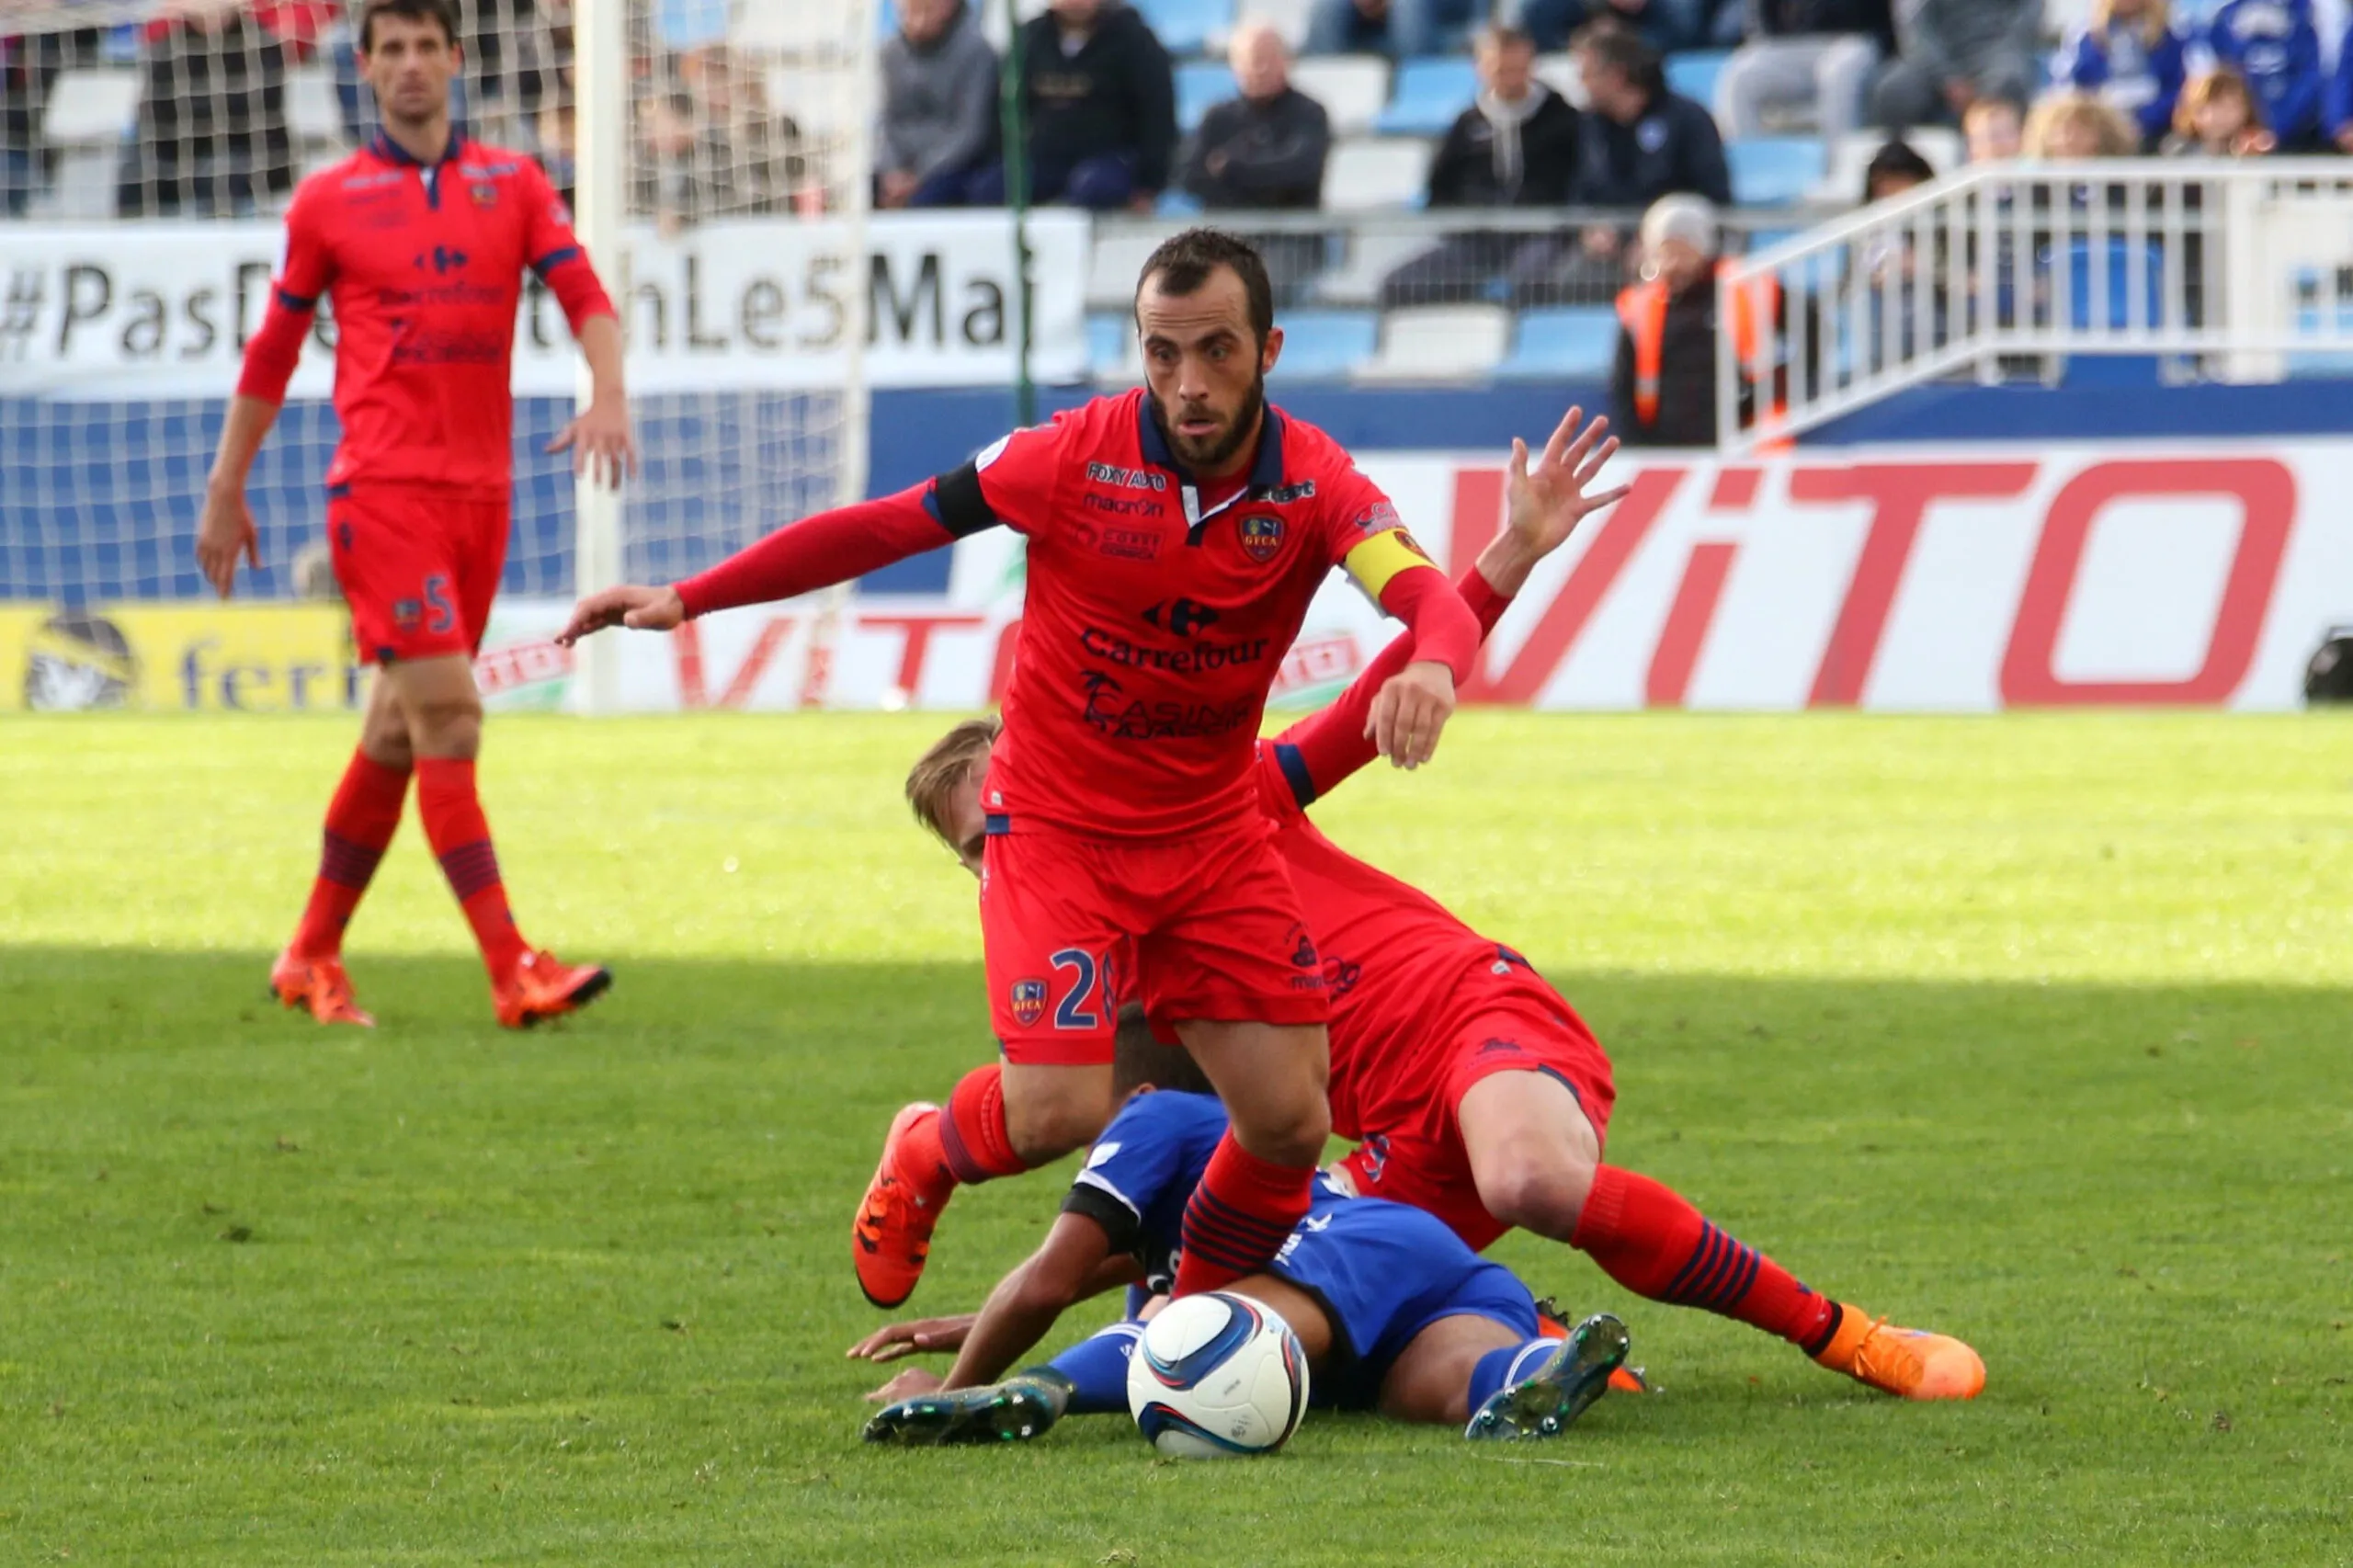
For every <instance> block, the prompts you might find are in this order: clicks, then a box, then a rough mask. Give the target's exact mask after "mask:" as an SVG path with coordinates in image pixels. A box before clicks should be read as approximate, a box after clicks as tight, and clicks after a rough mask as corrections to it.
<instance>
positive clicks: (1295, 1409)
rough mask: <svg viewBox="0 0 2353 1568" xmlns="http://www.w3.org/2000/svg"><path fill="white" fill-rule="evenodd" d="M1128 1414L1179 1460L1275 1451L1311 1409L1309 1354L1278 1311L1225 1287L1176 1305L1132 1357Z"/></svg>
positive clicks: (1146, 1331) (1151, 1326)
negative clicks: (1230, 1292) (1226, 1292)
mask: <svg viewBox="0 0 2353 1568" xmlns="http://www.w3.org/2000/svg"><path fill="white" fill-rule="evenodd" d="M1128 1409H1129V1411H1130V1412H1131V1413H1132V1414H1133V1415H1134V1416H1135V1418H1136V1426H1137V1428H1138V1430H1140V1431H1142V1433H1143V1435H1144V1437H1145V1438H1146V1440H1148V1441H1149V1442H1150V1443H1151V1444H1152V1446H1153V1447H1154V1448H1155V1449H1159V1450H1160V1451H1161V1452H1162V1453H1164V1454H1166V1455H1167V1456H1168V1457H1169V1458H1171V1459H1197V1460H1208V1459H1232V1458H1233V1457H1234V1456H1235V1455H1237V1454H1267V1453H1272V1452H1274V1450H1275V1449H1279V1448H1281V1447H1282V1446H1283V1442H1284V1439H1286V1438H1288V1437H1290V1435H1291V1434H1292V1433H1293V1432H1295V1431H1297V1430H1298V1429H1299V1418H1300V1416H1301V1415H1303V1414H1304V1413H1305V1412H1306V1410H1307V1353H1306V1352H1305V1351H1304V1350H1302V1349H1301V1348H1300V1344H1299V1335H1295V1334H1293V1333H1292V1332H1291V1331H1290V1324H1287V1323H1285V1322H1283V1320H1282V1318H1281V1316H1280V1315H1279V1313H1277V1312H1275V1311H1274V1309H1273V1308H1271V1307H1267V1306H1264V1305H1262V1304H1260V1303H1259V1302H1256V1301H1251V1300H1250V1299H1249V1298H1248V1297H1246V1296H1231V1295H1227V1294H1225V1293H1224V1292H1223V1291H1211V1292H1210V1293H1208V1294H1206V1295H1200V1296H1187V1297H1185V1298H1184V1299H1183V1300H1181V1301H1171V1302H1169V1303H1168V1305H1167V1306H1166V1307H1165V1308H1163V1309H1162V1310H1161V1312H1160V1315H1159V1316H1157V1317H1155V1318H1154V1319H1153V1320H1152V1321H1151V1322H1150V1323H1148V1324H1144V1328H1143V1335H1142V1337H1141V1338H1140V1339H1138V1340H1137V1342H1136V1348H1135V1354H1134V1355H1132V1356H1131V1357H1130V1358H1128Z"/></svg>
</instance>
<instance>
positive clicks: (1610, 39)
mask: <svg viewBox="0 0 2353 1568" xmlns="http://www.w3.org/2000/svg"><path fill="white" fill-rule="evenodd" d="M1569 46H1570V47H1571V48H1572V49H1574V50H1575V51H1577V52H1578V53H1580V54H1583V55H1586V56H1587V57H1588V58H1590V59H1591V60H1592V61H1593V62H1594V63H1595V64H1596V65H1598V66H1600V67H1601V68H1602V69H1603V70H1605V71H1615V72H1617V73H1618V74H1620V75H1621V76H1623V77H1625V78H1626V80H1627V81H1628V82H1630V83H1631V84H1632V85H1634V86H1636V87H1639V88H1640V89H1642V91H1643V92H1644V93H1646V94H1648V95H1649V96H1650V97H1659V96H1660V95H1661V94H1663V93H1665V91H1666V67H1665V64H1664V63H1662V62H1661V61H1660V59H1659V52H1658V51H1657V50H1655V49H1653V48H1652V47H1651V46H1650V44H1649V43H1648V42H1647V41H1646V40H1644V39H1643V35H1642V34H1640V33H1638V32H1636V31H1635V30H1634V29H1633V28H1630V27H1628V26H1627V25H1626V24H1625V23H1623V22H1621V21H1620V20H1618V18H1617V17H1601V18H1599V19H1598V20H1596V21H1591V22H1587V23H1586V25H1585V26H1584V27H1582V28H1578V29H1577V35H1576V37H1575V38H1574V39H1572V40H1569Z"/></svg>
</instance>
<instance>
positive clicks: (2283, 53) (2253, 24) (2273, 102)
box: [2206, 0, 2325, 152]
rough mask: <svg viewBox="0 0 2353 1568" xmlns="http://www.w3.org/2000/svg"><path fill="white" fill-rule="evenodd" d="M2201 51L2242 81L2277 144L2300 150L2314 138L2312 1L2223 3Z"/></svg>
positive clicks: (2318, 83)
mask: <svg viewBox="0 0 2353 1568" xmlns="http://www.w3.org/2000/svg"><path fill="white" fill-rule="evenodd" d="M2206 47H2207V48H2209V49H2210V50H2211V51H2213V53H2214V59H2215V60H2216V61H2217V62H2219V63H2221V64H2223V65H2228V66H2231V67H2232V68H2234V70H2236V71H2237V72H2238V74H2240V75H2241V76H2243V77H2245V79H2246V85H2247V86H2248V87H2249V88H2251V89H2252V90H2253V91H2254V93H2255V96H2256V100H2257V101H2258V102H2259V103H2261V104H2262V106H2263V119H2264V123H2265V124H2266V125H2268V126H2269V127H2270V128H2271V134H2272V136H2273V137H2274V138H2275V139H2277V141H2278V142H2279V145H2280V146H2282V147H2284V148H2287V149H2288V150H2289V151H2290V152H2301V151H2302V150H2304V149H2305V148H2307V147H2310V146H2311V145H2313V143H2314V142H2317V141H2318V140H2319V137H2320V100H2321V93H2322V90H2323V87H2324V85H2325V84H2324V83H2323V82H2322V80H2321V73H2320V31H2319V29H2318V28H2315V27H2314V26H2313V8H2312V0H2225V4H2223V5H2222V6H2219V7H2218V8H2217V9H2216V10H2215V12H2214V19H2213V20H2212V21H2211V23H2209V24H2208V25H2207V28H2206Z"/></svg>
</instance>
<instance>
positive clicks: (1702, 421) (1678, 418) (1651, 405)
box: [1609, 195, 1780, 447]
mask: <svg viewBox="0 0 2353 1568" xmlns="http://www.w3.org/2000/svg"><path fill="white" fill-rule="evenodd" d="M1642 250H1643V275H1642V278H1641V280H1640V281H1639V282H1636V283H1634V284H1631V285H1630V286H1629V287H1628V288H1626V289H1625V290H1622V291H1620V294H1619V296H1618V323H1619V331H1618V357H1617V360H1616V363H1615V364H1614V365H1613V366H1612V368H1611V369H1610V374H1609V424H1610V428H1611V429H1612V430H1613V431H1614V432H1615V433H1616V434H1617V436H1618V438H1619V439H1620V440H1621V441H1623V442H1624V443H1625V444H1626V445H1627V446H1630V447H1712V446H1714V445H1715V444H1716V387H1717V381H1716V326H1717V323H1716V276H1717V273H1718V271H1719V269H1720V265H1721V264H1720V263H1719V262H1718V261H1717V259H1716V256H1717V244H1716V210H1715V208H1714V207H1713V206H1712V205H1711V204H1710V203H1709V202H1707V201H1705V200H1702V199H1700V198H1699V197H1696V196H1683V195H1677V196H1669V197H1665V198H1663V199H1660V200H1658V201H1656V202H1654V203H1653V204H1652V206H1651V209H1650V210H1649V211H1647V212H1645V213H1643V226H1642ZM1767 287H1768V289H1769V288H1770V285H1769V284H1768V285H1767ZM1759 302H1760V301H1758V300H1757V298H1756V293H1755V292H1754V291H1753V290H1739V291H1737V292H1735V293H1734V294H1733V319H1732V321H1731V322H1730V323H1729V324H1728V330H1729V331H1730V332H1731V333H1732V335H1733V352H1734V356H1735V358H1736V359H1737V362H1738V363H1739V364H1740V365H1741V366H1743V367H1744V368H1745V367H1748V366H1752V365H1754V364H1756V363H1757V361H1758V359H1759V358H1760V351H1762V350H1764V349H1766V348H1768V347H1769V346H1768V345H1767V344H1766V343H1765V341H1764V340H1763V338H1762V336H1761V334H1763V333H1765V332H1767V331H1769V330H1770V329H1771V324H1772V323H1773V322H1774V321H1776V320H1778V318H1779V314H1780V300H1779V290H1772V292H1771V293H1770V295H1769V296H1768V297H1767V299H1766V300H1765V301H1762V303H1763V304H1764V306H1765V308H1764V310H1763V311H1762V312H1759V311H1758V310H1757V308H1756V306H1757V304H1758V303H1759ZM1760 314H1762V315H1763V316H1765V317H1766V318H1767V319H1766V320H1763V321H1760V320H1759V319H1758V317H1759V315H1760ZM1740 409H1741V415H1740V422H1741V424H1742V425H1743V426H1745V425H1747V424H1749V423H1750V422H1751V421H1752V420H1753V419H1755V418H1756V387H1755V385H1754V384H1753V381H1751V379H1750V377H1749V376H1748V375H1747V373H1746V371H1745V369H1744V373H1743V376H1742V383H1741V392H1740Z"/></svg>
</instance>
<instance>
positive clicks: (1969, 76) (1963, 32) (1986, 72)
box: [1871, 0, 2042, 131]
mask: <svg viewBox="0 0 2353 1568" xmlns="http://www.w3.org/2000/svg"><path fill="white" fill-rule="evenodd" d="M2041 24H2042V4H2041V0H1897V5H1896V7H1895V40H1896V46H1897V48H1898V50H1899V51H1900V57H1899V58H1898V59H1896V60H1895V61H1893V62H1891V63H1890V64H1889V65H1888V67H1887V69H1885V70H1884V71H1882V72H1881V73H1880V78H1879V85H1877V86H1876V87H1874V88H1873V89H1872V91H1871V104H1872V110H1873V113H1874V114H1875V116H1876V117H1877V119H1878V120H1879V122H1880V123H1881V124H1882V125H1885V126H1888V127H1890V128H1892V129H1893V130H1897V131H1901V130H1903V129H1904V127H1905V126H1907V125H1919V124H1923V123H1926V122H1927V121H1930V120H1952V119H1959V118H1960V117H1961V116H1962V115H1964V114H1966V113H1968V112H1969V106H1970V105H1971V104H1973V103H1975V102H1976V101H1977V100H1978V99H1980V98H2006V99H2008V100H2009V101H2010V102H2012V103H2014V104H2015V103H2024V102H2026V101H2027V99H2028V98H2029V97H2033V95H2034V87H2035V83H2036V80H2037V78H2038V77H2039V76H2040V67H2039V66H2038V65H2037V63H2036V59H2035V57H2036V54H2037V52H2038V51H2037V48H2036V43H2037V39H2038V36H2039V31H2040V27H2041Z"/></svg>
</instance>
